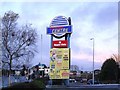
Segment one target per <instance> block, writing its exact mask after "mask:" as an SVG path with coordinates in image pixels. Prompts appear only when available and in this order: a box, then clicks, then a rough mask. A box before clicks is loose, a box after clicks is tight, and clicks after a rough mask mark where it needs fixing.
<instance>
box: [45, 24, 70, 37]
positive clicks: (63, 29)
mask: <svg viewBox="0 0 120 90" xmlns="http://www.w3.org/2000/svg"><path fill="white" fill-rule="evenodd" d="M71 28H72V26H70V25H69V26H56V27H47V34H53V35H55V36H57V37H61V36H63V35H65V34H66V33H72V29H71Z"/></svg>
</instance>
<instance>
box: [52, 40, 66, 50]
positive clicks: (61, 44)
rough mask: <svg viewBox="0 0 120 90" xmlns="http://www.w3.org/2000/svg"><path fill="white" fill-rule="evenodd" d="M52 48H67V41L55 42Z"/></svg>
mask: <svg viewBox="0 0 120 90" xmlns="http://www.w3.org/2000/svg"><path fill="white" fill-rule="evenodd" d="M52 47H53V48H67V47H68V41H67V40H57V41H53V42H52Z"/></svg>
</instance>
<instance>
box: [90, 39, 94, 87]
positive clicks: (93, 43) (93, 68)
mask: <svg viewBox="0 0 120 90" xmlns="http://www.w3.org/2000/svg"><path fill="white" fill-rule="evenodd" d="M90 40H93V75H92V79H93V85H94V38H91V39H90Z"/></svg>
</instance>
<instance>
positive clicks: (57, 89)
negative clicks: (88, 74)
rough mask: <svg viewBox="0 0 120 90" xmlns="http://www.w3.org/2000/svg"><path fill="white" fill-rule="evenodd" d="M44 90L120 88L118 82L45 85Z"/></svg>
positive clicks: (113, 89) (110, 89)
mask: <svg viewBox="0 0 120 90" xmlns="http://www.w3.org/2000/svg"><path fill="white" fill-rule="evenodd" d="M46 90H120V84H96V85H78V84H70V85H69V86H64V85H47V86H46Z"/></svg>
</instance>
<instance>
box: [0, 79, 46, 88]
mask: <svg viewBox="0 0 120 90" xmlns="http://www.w3.org/2000/svg"><path fill="white" fill-rule="evenodd" d="M18 88H28V89H34V88H38V89H40V90H44V89H45V84H44V83H43V81H42V80H40V79H36V80H34V81H32V82H30V83H29V82H28V83H17V84H15V85H13V86H10V87H7V88H3V89H2V90H10V89H12V90H13V89H18Z"/></svg>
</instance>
